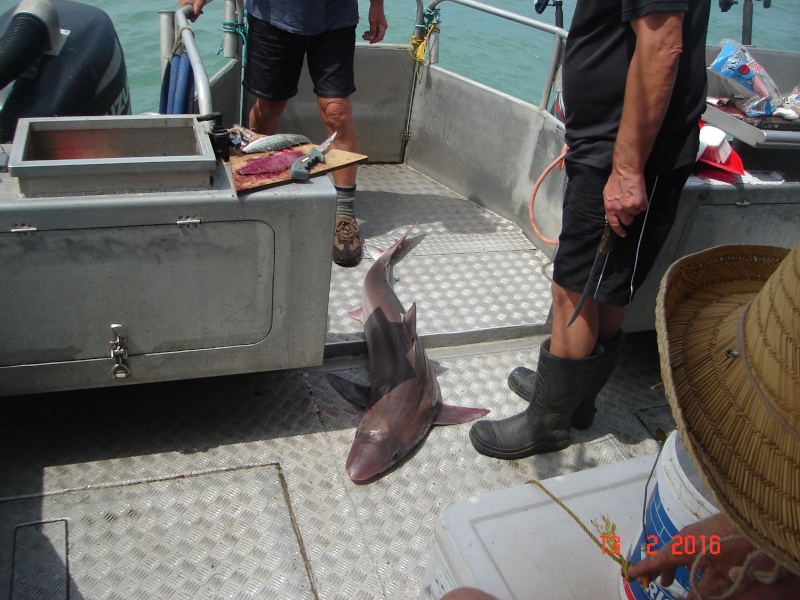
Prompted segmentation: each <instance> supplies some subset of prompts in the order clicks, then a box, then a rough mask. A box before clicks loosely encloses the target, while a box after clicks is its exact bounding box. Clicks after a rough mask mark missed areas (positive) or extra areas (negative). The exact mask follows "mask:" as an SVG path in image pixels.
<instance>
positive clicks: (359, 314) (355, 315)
mask: <svg viewBox="0 0 800 600" xmlns="http://www.w3.org/2000/svg"><path fill="white" fill-rule="evenodd" d="M347 316H348V317H350V318H351V319H355V320H356V321H358V322H359V323H361V324H362V325H363V324H364V309H363V308H357V309H355V310H351V311H350V312H348V313H347Z"/></svg>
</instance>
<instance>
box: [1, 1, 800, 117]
mask: <svg viewBox="0 0 800 600" xmlns="http://www.w3.org/2000/svg"><path fill="white" fill-rule="evenodd" d="M744 1H745V0H739V4H738V5H734V6H733V7H732V8H731V9H730V10H729V11H728V12H725V13H723V12H721V11H720V9H719V3H718V1H717V0H712V2H711V4H712V6H711V20H710V21H711V22H710V24H709V33H708V41H709V43H717V42H719V41H720V40H722V39H724V38H730V39H734V40H737V41H741V31H742V5H743V4H744ZM484 2H485V3H486V4H490V5H494V6H497V7H498V8H502V9H504V10H507V11H510V12H514V13H517V14H520V15H524V16H526V17H530V18H532V19H537V20H540V21H542V22H544V23H546V24H548V25H555V18H556V11H555V8H554V7H553V6H549V7H547V9H546V10H545V12H544V13H543V14H541V15H539V14H537V13H536V11H535V10H534V2H533V0H484ZM87 3H89V4H92V5H94V6H97V7H99V8H101V9H103V10H104V11H106V13H108V15H109V16H110V17H111V20H112V21H113V22H114V25H115V27H116V29H117V34H118V35H119V38H120V41H121V43H122V48H123V51H124V53H125V61H126V64H127V68H128V78H129V81H130V86H131V96H132V102H133V112H134V113H137V114H138V113H143V112H154V111H156V110H157V109H158V101H159V89H160V81H161V73H160V69H161V62H160V52H159V34H158V27H159V25H158V11H160V10H174V9H175V8H176V7H177V4H178V3H177V0H175V2H170V1H169V0H167V1H162V0H138V1H137V2H120V1H119V0H88V1H87ZM425 3H426V4H427V0H426V2H425ZM359 4H360V15H361V23H360V24H359V26H358V36H359V39H360V35H361V33H363V32H364V31H366V30H367V29H368V28H369V26H368V18H367V15H368V11H369V1H368V0H361V2H360V3H359ZM763 5H764V2H763V1H762V0H757V1H755V2H754V3H753V34H752V40H753V44H754V45H756V46H759V47H762V48H771V49H778V50H787V51H793V52H800V36H798V35H797V32H798V30H800V0H772V2H771V6H770V8H764V6H763ZM9 6H11V3H9ZM439 7H440V22H441V23H440V29H441V33H440V38H439V53H440V55H439V59H440V60H439V64H440V65H441V66H442V67H443V68H446V69H448V70H451V71H454V72H456V73H458V74H460V75H463V76H465V77H468V78H470V79H473V80H475V81H478V82H479V83H483V84H485V85H488V86H490V87H493V88H495V89H498V90H500V91H502V92H505V93H507V94H510V95H512V96H514V97H516V98H519V99H521V100H525V101H527V102H532V103H534V104H538V102H539V99H540V97H541V91H542V85H543V83H544V77H545V74H546V73H547V66H548V62H549V60H550V53H551V51H552V45H553V38H552V36H551V35H549V34H546V33H544V32H540V31H537V30H533V29H531V28H529V27H526V26H525V25H521V24H519V23H514V22H511V21H507V20H505V19H501V18H499V17H496V16H493V15H490V14H486V13H483V12H479V11H476V10H473V9H469V8H467V7H464V6H461V5H458V4H455V3H453V2H447V1H445V2H442V3H441V4H440V5H439ZM384 8H385V12H386V20H387V21H388V23H389V29H388V31H387V34H386V37H385V38H384V41H385V42H388V43H394V44H407V43H408V42H409V40H410V39H411V35H412V32H413V28H414V24H415V21H416V9H417V5H416V1H415V0H386V3H385V7H384ZM574 8H575V0H563V9H564V27H565V28H566V29H569V23H570V21H571V19H572V13H573V11H574ZM222 10H223V1H222V0H214V1H213V2H211V3H210V4H208V5H207V6H206V8H205V11H204V14H203V15H202V16H200V18H199V19H198V20H197V21H196V22H195V23H194V24H192V28H193V29H194V31H195V36H196V39H197V43H198V48H199V50H200V54H201V56H202V57H203V61H204V63H205V65H206V70H207V71H208V73H209V75H212V74H214V73H215V72H216V71H217V70H219V68H220V67H221V66H222V65H223V64H224V63H225V61H226V59H224V58H222V56H221V54H217V50H218V48H220V46H221V44H222V21H223V16H222ZM797 84H798V85H800V81H798V82H797ZM356 86H358V81H357V80H356ZM789 91H791V90H781V92H783V93H788V92H789ZM356 93H357V92H356Z"/></svg>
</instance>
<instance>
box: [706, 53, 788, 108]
mask: <svg viewBox="0 0 800 600" xmlns="http://www.w3.org/2000/svg"><path fill="white" fill-rule="evenodd" d="M721 45H722V50H721V51H720V53H719V55H717V58H715V59H714V62H713V63H711V66H710V67H708V69H709V71H711V72H712V73H716V74H717V75H719V76H720V77H723V78H724V79H725V81H726V82H727V83H728V84H730V87H731V88H732V89H733V91H734V96H737V95H738V96H739V97H734V98H732V100H733V101H734V104H736V106H737V107H738V108H739V109H740V110H741V111H742V112H743V113H745V114H746V115H748V116H750V117H761V116H765V115H771V114H772V113H773V111H774V110H775V108H777V107H778V105H779V104H780V102H781V94H780V92H779V91H778V88H777V87H776V85H775V83H774V82H773V81H772V78H771V77H770V76H769V74H768V73H767V72H766V71H765V70H764V67H762V66H761V64H759V63H758V62H757V61H756V60H755V59H754V58H753V57H752V56H751V55H750V53H749V52H748V51H747V48H745V47H744V46H742V44H740V43H739V42H735V41H733V40H722V42H721Z"/></svg>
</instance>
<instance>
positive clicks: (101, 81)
mask: <svg viewBox="0 0 800 600" xmlns="http://www.w3.org/2000/svg"><path fill="white" fill-rule="evenodd" d="M0 33H2V37H0V143H5V142H9V141H11V140H12V139H13V137H14V131H15V129H16V127H17V120H18V119H19V118H20V117H49V116H62V117H63V116H89V115H108V114H112V115H127V114H130V113H131V101H130V90H129V89H128V73H127V70H126V68H125V57H124V55H123V53H122V46H121V45H120V43H119V39H118V38H117V32H116V30H115V29H114V25H113V24H112V22H111V19H110V18H109V17H108V15H107V14H106V13H105V12H103V11H102V10H100V9H99V8H96V7H94V6H89V5H86V4H81V3H78V2H71V1H70V0H22V2H21V3H20V4H19V5H18V6H17V8H16V9H13V10H10V11H8V12H7V13H5V14H3V15H2V16H0Z"/></svg>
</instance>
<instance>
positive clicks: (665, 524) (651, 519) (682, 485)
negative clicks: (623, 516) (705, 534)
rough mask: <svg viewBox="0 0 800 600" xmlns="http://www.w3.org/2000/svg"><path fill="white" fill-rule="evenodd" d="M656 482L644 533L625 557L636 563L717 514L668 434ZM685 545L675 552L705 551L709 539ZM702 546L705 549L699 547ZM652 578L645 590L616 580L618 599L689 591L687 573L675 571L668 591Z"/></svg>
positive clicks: (670, 596) (645, 599)
mask: <svg viewBox="0 0 800 600" xmlns="http://www.w3.org/2000/svg"><path fill="white" fill-rule="evenodd" d="M655 479H656V483H655V486H654V487H653V491H652V492H651V493H650V496H649V497H648V499H647V503H646V511H645V519H644V530H642V531H641V532H640V534H639V536H638V537H637V539H635V540H634V542H633V543H632V544H631V547H630V549H629V551H628V555H627V558H628V560H629V561H631V562H633V563H637V562H639V561H640V560H642V559H643V558H645V557H646V556H647V554H655V553H657V552H658V550H659V549H660V548H661V547H662V546H663V545H665V544H666V543H667V542H669V541H670V540H671V539H672V538H673V537H674V536H675V534H677V533H678V532H679V531H680V530H681V529H683V528H684V527H686V526H687V525H691V524H692V523H695V522H697V521H699V520H700V519H704V518H706V517H710V516H711V515H714V514H716V513H718V512H719V511H718V510H717V509H716V507H715V506H714V505H713V504H712V502H711V495H710V493H709V492H708V489H707V488H706V487H705V485H704V484H703V482H702V480H701V479H700V474H699V473H698V472H697V469H696V468H695V466H694V464H692V461H691V459H690V458H689V455H688V454H687V453H686V450H685V449H684V447H683V444H682V443H681V441H680V438H679V437H678V432H677V431H673V432H672V434H670V436H669V437H668V438H667V440H666V442H664V448H663V449H662V451H661V456H659V458H658V462H657V463H656V469H655ZM681 542H682V544H684V545H685V546H684V547H683V548H682V549H677V548H676V550H679V551H686V552H687V553H690V551H691V550H692V549H693V548H697V549H698V551H699V550H700V549H702V548H703V547H704V548H706V549H707V550H708V549H709V547H710V546H709V545H710V541H709V540H698V539H691V540H690V539H684V540H682V541H681ZM701 544H704V545H705V546H701ZM659 581H660V580H658V579H656V580H655V581H653V582H652V583H651V584H650V586H649V587H647V588H642V586H640V585H639V584H638V583H637V582H636V581H633V582H631V583H628V582H627V581H625V580H624V579H622V578H620V597H621V598H622V600H674V599H677V598H683V597H684V596H685V595H686V594H687V593H688V591H689V570H688V569H686V568H685V567H682V568H680V569H678V571H677V573H676V574H675V582H674V583H673V584H672V585H671V586H669V587H668V588H663V587H661V586H660V585H658V582H659Z"/></svg>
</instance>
